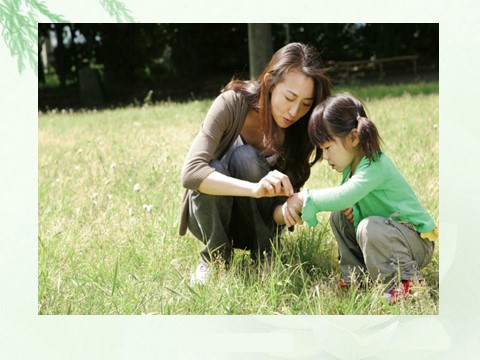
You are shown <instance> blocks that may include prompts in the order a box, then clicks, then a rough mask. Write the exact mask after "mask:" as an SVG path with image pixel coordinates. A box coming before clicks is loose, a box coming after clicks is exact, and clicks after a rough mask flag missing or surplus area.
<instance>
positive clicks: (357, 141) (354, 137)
mask: <svg viewBox="0 0 480 360" xmlns="http://www.w3.org/2000/svg"><path fill="white" fill-rule="evenodd" d="M349 138H350V143H351V144H352V146H357V145H358V144H360V139H359V138H358V130H357V129H352V131H350V135H349Z"/></svg>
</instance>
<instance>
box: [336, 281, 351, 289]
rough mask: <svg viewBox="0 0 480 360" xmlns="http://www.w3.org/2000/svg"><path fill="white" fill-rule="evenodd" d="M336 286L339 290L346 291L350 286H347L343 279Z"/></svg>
mask: <svg viewBox="0 0 480 360" xmlns="http://www.w3.org/2000/svg"><path fill="white" fill-rule="evenodd" d="M337 285H338V288H339V289H348V288H349V287H350V284H347V283H346V282H345V280H343V279H340V280H338V283H337Z"/></svg>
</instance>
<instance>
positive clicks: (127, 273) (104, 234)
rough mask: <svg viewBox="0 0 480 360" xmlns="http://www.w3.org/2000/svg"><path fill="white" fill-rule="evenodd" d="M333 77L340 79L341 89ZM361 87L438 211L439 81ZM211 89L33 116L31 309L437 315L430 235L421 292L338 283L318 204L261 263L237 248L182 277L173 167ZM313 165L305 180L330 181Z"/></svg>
mask: <svg viewBox="0 0 480 360" xmlns="http://www.w3.org/2000/svg"><path fill="white" fill-rule="evenodd" d="M342 90H347V89H346V88H344V89H342ZM348 90H351V91H353V92H354V93H355V94H357V95H359V96H360V97H362V98H363V99H364V100H365V101H366V103H367V106H368V109H369V112H370V115H371V118H372V119H373V121H374V122H375V123H376V124H377V126H378V128H379V131H380V134H381V135H382V137H383V139H384V142H385V147H384V150H385V152H386V153H387V154H388V155H389V156H390V157H391V158H392V159H393V160H394V162H395V163H396V165H397V167H398V168H399V169H400V171H401V172H402V173H403V174H404V176H405V177H406V179H407V180H408V181H409V183H410V184H411V186H412V188H413V189H414V190H415V192H416V193H417V195H418V197H419V199H420V200H421V202H422V203H423V205H424V206H425V207H426V208H427V209H428V210H429V211H430V213H431V214H432V217H433V219H434V220H435V221H437V220H438V210H439V209H438V110H439V104H438V83H437V82H433V83H419V84H411V85H397V86H393V85H392V86H388V87H384V86H370V87H363V88H351V89H348ZM210 104H211V100H209V101H193V102H188V103H182V104H180V103H169V102H166V103H159V104H155V105H150V106H144V107H133V106H132V107H129V108H123V109H115V110H105V111H101V112H100V111H99V112H95V111H85V112H77V113H72V112H69V111H68V110H67V111H54V112H50V113H48V114H40V115H39V123H38V128H39V136H38V138H39V159H38V166H39V179H38V202H39V203H38V207H39V209H38V217H39V218H38V220H39V229H38V236H39V237H38V313H39V314H151V313H154V314H437V313H438V297H439V293H438V288H439V287H438V246H437V247H436V249H435V254H434V259H433V260H432V262H431V263H430V264H429V265H428V266H427V268H425V269H424V271H423V274H424V276H425V279H426V281H425V286H424V287H422V288H421V289H419V296H418V297H417V298H416V299H413V300H411V301H407V302H401V303H398V304H394V305H392V304H387V303H386V302H385V301H383V300H382V299H381V293H382V291H381V287H380V285H372V286H370V287H369V288H368V289H366V290H364V289H358V288H357V287H353V288H351V289H349V290H344V291H340V290H339V289H337V287H336V281H337V280H338V277H339V268H338V263H337V259H336V256H337V248H336V243H335V241H334V239H333V236H332V234H331V232H330V229H329V227H328V224H327V221H326V220H327V216H328V214H322V215H320V219H321V221H320V224H319V226H317V227H316V228H314V229H308V228H307V227H306V226H303V227H299V226H297V227H296V230H295V231H294V232H293V233H289V234H287V235H286V236H285V238H284V239H283V245H284V247H283V249H282V251H281V252H279V253H276V254H275V256H274V257H273V260H272V262H271V263H269V264H268V266H261V267H259V266H256V265H254V264H251V263H250V260H249V255H248V254H247V253H246V252H242V251H236V252H235V257H234V261H233V264H232V266H231V268H230V269H229V270H228V271H227V270H225V269H224V268H222V267H215V270H214V273H213V277H212V280H211V281H210V282H209V283H208V284H207V285H205V286H201V287H194V288H192V287H190V286H189V281H190V276H191V273H192V272H193V271H194V269H195V267H196V265H197V262H198V259H199V255H198V252H199V250H200V249H201V243H200V242H199V241H198V240H196V239H195V238H194V237H193V236H191V235H190V234H187V236H185V237H180V236H178V231H177V227H178V213H179V204H180V201H181V197H182V194H183V189H182V188H181V185H180V170H181V166H182V162H183V159H184V157H185V155H186V153H187V150H188V148H189V145H190V143H191V141H192V140H193V138H194V136H195V135H196V133H197V131H198V129H199V125H200V123H201V121H202V120H203V117H204V115H205V113H206V111H207V109H208V107H209V106H210ZM339 176H340V175H339V174H337V173H336V172H334V171H331V170H330V169H328V168H327V166H325V165H324V164H323V163H320V164H317V165H315V167H314V168H313V169H312V176H311V178H310V180H309V181H308V183H307V185H308V186H309V187H310V188H316V187H326V186H333V185H336V184H338V182H339V181H340V178H339Z"/></svg>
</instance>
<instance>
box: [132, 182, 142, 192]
mask: <svg viewBox="0 0 480 360" xmlns="http://www.w3.org/2000/svg"><path fill="white" fill-rule="evenodd" d="M133 191H135V192H138V191H140V184H139V183H136V184H135V185H133Z"/></svg>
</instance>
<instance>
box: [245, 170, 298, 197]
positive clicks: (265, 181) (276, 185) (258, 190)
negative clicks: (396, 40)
mask: <svg viewBox="0 0 480 360" xmlns="http://www.w3.org/2000/svg"><path fill="white" fill-rule="evenodd" d="M293 193H294V192H293V186H292V183H291V182H290V179H289V178H288V176H287V175H285V174H283V173H281V172H280V171H278V170H273V171H270V172H269V173H268V174H267V175H265V176H264V177H263V178H262V179H261V180H260V181H259V182H258V183H256V184H255V185H254V187H253V197H255V198H261V197H273V196H290V195H293Z"/></svg>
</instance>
